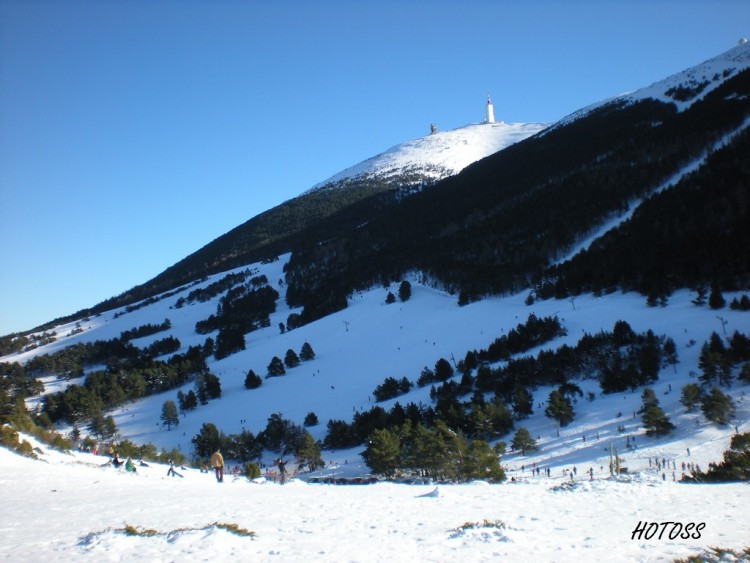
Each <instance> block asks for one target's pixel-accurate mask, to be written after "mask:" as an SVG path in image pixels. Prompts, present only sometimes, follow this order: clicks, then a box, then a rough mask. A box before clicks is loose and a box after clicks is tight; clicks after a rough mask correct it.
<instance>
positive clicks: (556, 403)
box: [544, 389, 575, 426]
mask: <svg viewBox="0 0 750 563" xmlns="http://www.w3.org/2000/svg"><path fill="white" fill-rule="evenodd" d="M544 414H545V416H547V417H549V418H554V419H555V420H556V421H557V422H558V423H559V424H560V426H567V425H568V424H570V423H571V421H572V420H573V417H574V416H575V415H574V412H573V405H571V404H570V400H569V399H568V398H567V397H565V395H563V394H562V393H561V392H560V390H559V389H554V390H553V391H552V392H551V393H550V394H549V398H548V399H547V408H546V409H544Z"/></svg>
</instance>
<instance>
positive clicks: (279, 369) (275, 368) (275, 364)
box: [268, 356, 286, 377]
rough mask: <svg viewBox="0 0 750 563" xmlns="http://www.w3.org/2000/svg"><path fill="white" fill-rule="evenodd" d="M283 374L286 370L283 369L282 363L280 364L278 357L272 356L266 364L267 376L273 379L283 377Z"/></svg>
mask: <svg viewBox="0 0 750 563" xmlns="http://www.w3.org/2000/svg"><path fill="white" fill-rule="evenodd" d="M285 373H286V369H284V362H282V361H281V358H279V357H278V356H274V357H273V358H272V359H271V363H270V364H268V376H269V377H275V376H279V375H284V374H285Z"/></svg>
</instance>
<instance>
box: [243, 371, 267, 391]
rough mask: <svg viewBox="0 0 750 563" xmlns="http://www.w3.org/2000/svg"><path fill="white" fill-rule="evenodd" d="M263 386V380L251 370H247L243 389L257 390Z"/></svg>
mask: <svg viewBox="0 0 750 563" xmlns="http://www.w3.org/2000/svg"><path fill="white" fill-rule="evenodd" d="M262 384H263V380H262V379H261V378H260V376H259V375H258V374H256V373H255V372H254V371H253V370H248V372H247V375H246V376H245V389H257V388H258V387H260V386H261V385H262Z"/></svg>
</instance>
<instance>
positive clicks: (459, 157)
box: [310, 122, 547, 191]
mask: <svg viewBox="0 0 750 563" xmlns="http://www.w3.org/2000/svg"><path fill="white" fill-rule="evenodd" d="M545 127H547V124H545V123H503V122H498V123H482V124H474V125H467V126H465V127H461V128H459V129H453V130H452V131H444V132H439V133H435V134H433V135H428V136H426V137H421V138H419V139H414V140H413V141H407V142H405V143H401V144H399V145H396V146H395V147H392V148H390V149H388V150H387V151H385V152H383V153H381V154H379V155H377V156H374V157H372V158H369V159H367V160H365V161H363V162H360V163H359V164H356V165H354V166H352V167H350V168H347V169H346V170H344V171H342V172H339V173H338V174H336V175H334V176H332V177H330V178H328V179H327V180H326V181H324V182H321V183H320V184H317V185H316V186H314V187H313V188H312V189H311V190H310V191H318V190H327V189H333V188H340V187H345V186H347V185H350V182H351V181H368V180H373V181H379V182H385V183H393V184H400V185H415V184H425V183H434V182H437V181H438V180H441V179H442V178H445V177H447V176H451V175H453V174H457V173H458V172H460V171H461V170H463V169H464V168H465V167H466V166H468V165H469V164H471V163H472V162H476V161H477V160H480V159H482V158H484V157H486V156H489V155H491V154H494V153H496V152H498V151H500V150H502V149H504V148H505V147H508V146H510V145H512V144H514V143H517V142H519V141H522V140H524V139H526V138H527V137H531V136H532V135H535V134H536V133H538V132H539V131H542V130H543V129H544V128H545Z"/></svg>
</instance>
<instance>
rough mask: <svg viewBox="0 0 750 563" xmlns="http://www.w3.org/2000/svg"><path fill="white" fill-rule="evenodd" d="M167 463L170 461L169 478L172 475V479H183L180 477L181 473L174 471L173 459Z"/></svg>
mask: <svg viewBox="0 0 750 563" xmlns="http://www.w3.org/2000/svg"><path fill="white" fill-rule="evenodd" d="M167 461H169V470H168V471H167V477H169V476H170V475H171V476H172V477H182V475H180V474H179V473H177V471H175V470H174V461H172V460H171V459H169V460H167Z"/></svg>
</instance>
